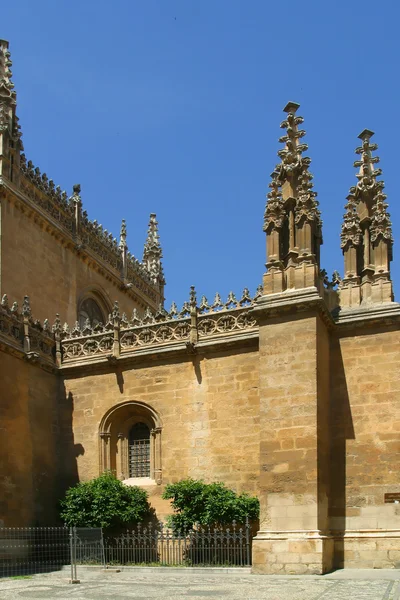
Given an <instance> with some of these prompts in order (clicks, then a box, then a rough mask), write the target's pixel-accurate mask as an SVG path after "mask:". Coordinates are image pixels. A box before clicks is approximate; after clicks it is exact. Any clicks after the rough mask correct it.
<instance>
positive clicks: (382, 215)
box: [370, 190, 393, 242]
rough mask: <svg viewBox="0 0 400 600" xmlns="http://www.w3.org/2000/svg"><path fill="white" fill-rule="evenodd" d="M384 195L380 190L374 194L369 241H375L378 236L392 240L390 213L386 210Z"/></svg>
mask: <svg viewBox="0 0 400 600" xmlns="http://www.w3.org/2000/svg"><path fill="white" fill-rule="evenodd" d="M386 197H387V196H386V194H384V193H383V192H382V191H381V190H379V191H378V193H377V195H376V196H375V203H374V206H373V208H372V211H373V212H372V219H371V227H370V231H371V242H375V241H376V240H377V239H378V238H379V236H382V237H383V238H385V239H386V240H388V241H390V242H393V236H392V223H391V220H390V214H389V213H388V212H387V208H388V204H387V203H386V202H385V200H386Z"/></svg>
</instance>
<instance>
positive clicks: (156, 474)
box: [99, 400, 162, 484]
mask: <svg viewBox="0 0 400 600" xmlns="http://www.w3.org/2000/svg"><path fill="white" fill-rule="evenodd" d="M137 423H145V424H146V425H147V427H148V428H149V430H150V479H152V480H154V481H155V482H156V483H157V484H161V482H162V465H161V432H162V421H161V419H160V417H159V415H158V414H157V412H156V411H155V410H154V409H153V408H152V407H151V406H149V405H147V404H145V403H144V402H137V401H133V400H130V401H127V402H122V403H120V404H117V405H116V406H113V407H112V408H110V410H108V411H107V412H106V414H105V415H104V417H103V418H102V420H101V423H100V426H99V466H100V473H103V472H104V471H109V470H112V471H114V472H115V473H116V474H117V476H118V477H119V478H120V479H122V480H126V479H129V432H130V431H131V429H132V427H133V426H134V425H135V424H137Z"/></svg>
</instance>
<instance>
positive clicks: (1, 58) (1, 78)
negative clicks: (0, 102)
mask: <svg viewBox="0 0 400 600" xmlns="http://www.w3.org/2000/svg"><path fill="white" fill-rule="evenodd" d="M10 56H11V54H10V51H9V49H8V42H7V41H6V40H0V86H3V87H5V88H7V90H9V91H10V90H12V89H13V87H14V84H13V82H12V81H11V77H12V71H11V69H10V67H11V65H12V62H11V60H10Z"/></svg>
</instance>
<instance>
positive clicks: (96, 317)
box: [78, 298, 105, 329]
mask: <svg viewBox="0 0 400 600" xmlns="http://www.w3.org/2000/svg"><path fill="white" fill-rule="evenodd" d="M88 320H89V323H90V325H91V326H92V327H95V326H96V325H98V324H99V323H105V319H104V315H103V311H102V310H101V308H100V306H99V305H98V303H97V302H96V301H95V300H93V298H85V300H83V302H81V304H80V306H79V311H78V321H79V325H80V327H81V329H83V328H84V327H85V325H86V323H87V321H88Z"/></svg>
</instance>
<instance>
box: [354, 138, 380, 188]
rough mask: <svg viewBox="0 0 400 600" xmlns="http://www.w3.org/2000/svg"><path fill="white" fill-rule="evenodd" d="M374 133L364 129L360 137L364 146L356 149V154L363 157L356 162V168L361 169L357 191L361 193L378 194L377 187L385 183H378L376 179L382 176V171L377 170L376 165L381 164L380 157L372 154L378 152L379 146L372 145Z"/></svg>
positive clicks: (358, 175) (358, 174)
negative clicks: (371, 140)
mask: <svg viewBox="0 0 400 600" xmlns="http://www.w3.org/2000/svg"><path fill="white" fill-rule="evenodd" d="M373 135H374V132H373V131H371V130H370V129H364V130H363V131H362V132H361V133H360V135H359V136H358V137H359V138H360V139H361V140H362V146H359V147H358V148H356V154H360V155H361V159H360V160H356V161H355V162H354V166H355V167H359V172H358V173H357V179H358V183H357V189H358V190H360V191H361V192H371V193H375V192H376V187H382V186H383V182H377V181H376V178H377V177H378V175H381V174H382V171H381V169H375V168H374V165H375V164H376V163H378V162H379V157H378V156H372V152H374V151H376V150H378V144H371V143H370V139H371V137H372V136H373Z"/></svg>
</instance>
